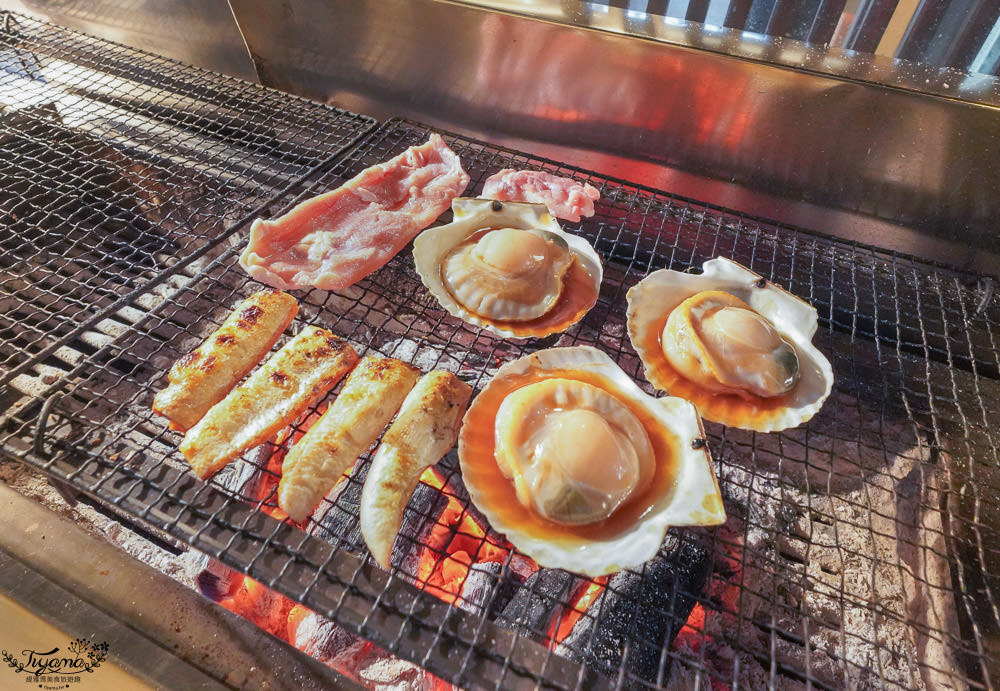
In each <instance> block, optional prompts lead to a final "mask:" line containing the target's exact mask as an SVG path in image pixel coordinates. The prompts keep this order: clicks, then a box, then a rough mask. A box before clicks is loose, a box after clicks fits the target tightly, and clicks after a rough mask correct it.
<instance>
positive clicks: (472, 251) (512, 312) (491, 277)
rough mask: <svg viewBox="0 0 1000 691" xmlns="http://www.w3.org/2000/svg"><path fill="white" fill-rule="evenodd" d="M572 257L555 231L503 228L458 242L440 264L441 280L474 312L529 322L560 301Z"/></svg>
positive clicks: (491, 316)
mask: <svg viewBox="0 0 1000 691" xmlns="http://www.w3.org/2000/svg"><path fill="white" fill-rule="evenodd" d="M572 262H573V254H572V253H571V252H570V250H569V247H568V246H567V244H566V241H565V240H563V239H562V238H561V237H559V236H558V235H556V234H555V233H551V232H548V231H545V230H521V229H518V228H498V229H495V230H489V231H487V232H485V233H483V234H481V235H478V236H476V237H475V238H474V239H473V240H472V241H471V242H467V243H464V244H461V245H459V246H458V247H456V248H455V249H454V250H453V251H452V252H451V253H450V254H449V255H448V256H447V257H446V258H445V260H444V262H443V263H442V265H441V282H442V283H443V284H444V286H445V288H447V290H448V292H449V293H451V295H452V297H454V298H455V300H456V301H457V302H458V303H459V304H461V305H462V306H463V307H465V308H466V309H468V310H469V311H471V312H474V313H475V314H478V315H480V316H482V317H485V318H487V319H494V320H498V321H528V320H531V319H536V318H538V317H541V316H542V315H544V314H546V313H547V312H548V311H549V310H551V309H552V307H553V306H554V305H555V304H556V302H557V301H558V300H559V296H560V294H561V293H562V288H563V277H564V276H565V274H566V272H567V271H568V270H569V267H570V265H571V264H572Z"/></svg>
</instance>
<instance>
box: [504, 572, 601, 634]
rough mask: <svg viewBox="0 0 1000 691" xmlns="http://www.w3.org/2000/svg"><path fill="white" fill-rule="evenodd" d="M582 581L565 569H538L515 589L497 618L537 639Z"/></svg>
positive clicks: (548, 627)
mask: <svg viewBox="0 0 1000 691" xmlns="http://www.w3.org/2000/svg"><path fill="white" fill-rule="evenodd" d="M585 582H586V581H584V580H583V579H581V578H578V577H577V576H574V575H573V574H571V573H567V572H566V571H559V570H556V569H539V570H538V571H536V572H535V573H533V574H531V576H530V577H529V578H528V580H526V581H525V582H524V585H522V586H521V587H520V588H519V589H518V591H517V593H515V595H514V597H513V598H512V599H511V601H510V603H509V604H508V605H507V606H506V607H504V608H503V612H501V614H500V616H499V617H498V618H497V621H498V622H499V623H500V624H503V625H504V626H507V627H510V628H512V629H514V630H516V631H520V632H522V633H524V634H525V635H527V636H529V637H531V638H532V639H534V640H536V641H539V642H541V641H543V640H544V639H545V637H546V635H547V634H548V632H549V631H551V630H552V628H553V625H554V623H555V619H556V617H558V616H559V615H560V614H561V612H562V610H563V606H564V605H565V604H566V603H567V602H568V601H569V600H570V598H571V596H572V594H573V593H574V592H576V591H577V590H578V589H579V587H580V585H581V584H583V583H585Z"/></svg>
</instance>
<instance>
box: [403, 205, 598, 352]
mask: <svg viewBox="0 0 1000 691" xmlns="http://www.w3.org/2000/svg"><path fill="white" fill-rule="evenodd" d="M452 211H453V212H454V221H453V222H452V223H449V224H447V225H443V226H439V227H437V228H431V229H429V230H425V231H424V232H423V233H421V234H420V235H419V236H417V239H416V240H415V241H414V243H413V259H414V262H415V263H416V267H417V273H419V274H420V279H421V280H422V281H423V282H424V285H425V286H427V288H428V290H430V291H431V293H432V294H433V295H434V297H436V298H437V299H438V301H439V302H440V303H441V305H442V306H443V307H444V308H445V309H446V310H448V312H449V313H450V314H452V315H454V316H456V317H458V318H459V319H462V320H464V321H466V322H469V323H471V324H475V325H476V326H481V327H483V328H484V329H487V330H489V331H492V332H493V333H496V334H499V335H501V336H507V337H513V338H528V337H531V336H536V337H540V336H547V335H549V334H553V333H558V332H560V331H565V330H566V329H567V328H569V327H570V326H571V325H573V324H575V323H576V322H577V321H579V320H580V319H581V318H582V317H583V315H584V314H586V313H587V311H588V310H589V309H590V308H591V307H593V306H594V303H595V302H597V295H598V292H599V290H600V286H601V278H602V275H603V270H602V268H601V260H600V258H599V257H598V255H597V252H595V251H594V248H593V247H591V246H590V244H589V243H588V242H587V241H586V240H584V239H583V238H581V237H578V236H576V235H570V234H569V233H566V232H564V231H563V230H562V228H560V227H559V224H558V223H557V222H556V220H555V219H554V218H553V217H552V215H551V214H550V213H549V212H548V210H547V209H546V208H545V206H544V205H542V204H522V203H518V202H498V201H493V200H489V199H471V198H465V197H460V198H458V199H455V200H454V202H452Z"/></svg>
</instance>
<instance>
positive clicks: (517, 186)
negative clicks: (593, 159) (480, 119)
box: [482, 168, 601, 223]
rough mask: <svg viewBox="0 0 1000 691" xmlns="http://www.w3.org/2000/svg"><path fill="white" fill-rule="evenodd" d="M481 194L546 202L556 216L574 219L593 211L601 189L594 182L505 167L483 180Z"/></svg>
mask: <svg viewBox="0 0 1000 691" xmlns="http://www.w3.org/2000/svg"><path fill="white" fill-rule="evenodd" d="M482 196H483V197H485V198H487V199H498V200H500V201H502V202H532V203H534V204H545V206H546V207H548V209H549V213H550V214H552V215H553V216H555V217H556V218H561V219H564V220H566V221H572V222H574V223H576V222H577V221H579V220H580V217H581V216H593V215H594V202H596V201H597V200H598V199H600V198H601V193H600V192H598V191H597V188H596V187H594V186H593V185H588V184H586V183H579V182H577V181H576V180H571V179H570V178H561V177H559V176H558V175H552V174H551V173H542V172H539V171H534V170H512V169H510V168H507V169H506V170H501V171H500V172H499V173H497V174H496V175H493V176H490V177H489V178H488V179H487V180H486V184H485V185H484V186H483V194H482Z"/></svg>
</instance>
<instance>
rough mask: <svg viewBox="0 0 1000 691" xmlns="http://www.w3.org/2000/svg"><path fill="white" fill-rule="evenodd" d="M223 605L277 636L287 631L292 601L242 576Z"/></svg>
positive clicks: (281, 635) (283, 634)
mask: <svg viewBox="0 0 1000 691" xmlns="http://www.w3.org/2000/svg"><path fill="white" fill-rule="evenodd" d="M222 604H223V606H224V607H226V608H227V609H229V610H230V611H232V612H235V613H236V614H239V615H240V616H241V617H243V618H244V619H248V620H250V621H252V622H253V623H255V624H257V626H259V627H260V628H262V629H264V630H265V631H267V632H268V633H270V634H272V635H274V636H277V637H279V638H281V637H283V636H285V635H286V634H287V632H288V613H289V612H290V611H291V610H292V606H293V605H294V603H293V602H292V601H291V600H289V599H288V598H287V597H285V596H284V595H281V594H280V593H276V592H274V591H273V590H271V589H270V588H268V587H267V586H265V585H263V584H261V583H258V582H257V581H255V580H253V579H252V578H244V579H243V581H242V582H241V583H240V587H238V588H237V589H236V592H235V593H233V596H232V598H231V599H230V600H227V601H225V602H223V603H222Z"/></svg>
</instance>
